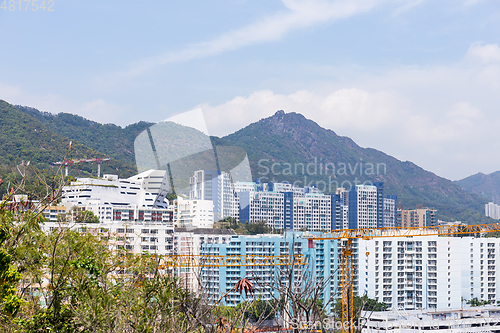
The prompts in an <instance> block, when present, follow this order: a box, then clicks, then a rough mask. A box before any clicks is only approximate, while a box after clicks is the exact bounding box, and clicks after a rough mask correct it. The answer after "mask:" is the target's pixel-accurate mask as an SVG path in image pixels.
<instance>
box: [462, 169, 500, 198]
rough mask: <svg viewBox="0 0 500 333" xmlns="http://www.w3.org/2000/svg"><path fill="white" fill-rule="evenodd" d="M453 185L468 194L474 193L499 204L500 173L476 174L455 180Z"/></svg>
mask: <svg viewBox="0 0 500 333" xmlns="http://www.w3.org/2000/svg"><path fill="white" fill-rule="evenodd" d="M455 184H457V185H459V186H461V187H462V188H463V189H465V190H466V191H467V192H469V193H475V194H477V195H480V196H482V197H485V198H487V199H488V200H490V201H493V202H495V203H497V204H500V171H495V172H492V173H490V174H484V173H482V172H478V173H476V174H474V175H471V176H469V177H465V178H464V179H460V180H456V181H455Z"/></svg>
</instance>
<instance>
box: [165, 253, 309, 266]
mask: <svg viewBox="0 0 500 333" xmlns="http://www.w3.org/2000/svg"><path fill="white" fill-rule="evenodd" d="M285 265H300V266H304V265H307V257H306V256H305V255H304V254H296V255H289V254H283V255H279V256H268V255H250V254H247V255H227V256H219V255H209V254H207V255H192V254H172V255H166V256H161V258H160V269H165V268H167V267H239V266H285Z"/></svg>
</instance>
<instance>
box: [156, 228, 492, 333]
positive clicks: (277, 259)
mask: <svg viewBox="0 0 500 333" xmlns="http://www.w3.org/2000/svg"><path fill="white" fill-rule="evenodd" d="M497 231H500V224H499V223H495V224H476V225H441V226H430V227H409V228H402V227H392V228H361V229H338V230H332V231H331V232H327V233H323V234H319V235H313V234H310V233H308V232H305V233H304V234H303V235H302V237H303V238H306V239H308V241H309V242H313V241H314V240H339V241H341V242H342V243H343V248H342V252H341V263H342V332H343V333H352V332H353V322H352V320H353V318H354V317H353V314H354V309H353V281H354V272H353V253H354V251H353V243H354V240H355V239H360V238H361V239H365V240H369V239H372V238H386V237H418V236H432V235H438V236H451V235H467V234H481V233H489V232H497ZM310 245H311V244H310ZM307 264H308V263H307V258H306V256H304V255H280V256H263V255H262V256H259V255H236V256H214V255H199V256H195V255H166V256H163V257H162V260H161V261H160V268H163V269H165V268H168V267H224V266H273V265H278V266H280V265H307Z"/></svg>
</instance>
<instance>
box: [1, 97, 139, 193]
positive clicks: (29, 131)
mask: <svg viewBox="0 0 500 333" xmlns="http://www.w3.org/2000/svg"><path fill="white" fill-rule="evenodd" d="M0 119H1V121H0V172H1V174H0V178H2V179H3V184H2V186H1V187H0V195H1V194H3V193H5V191H6V190H7V185H8V183H9V182H10V183H15V182H16V181H19V180H20V178H19V177H20V175H19V172H18V171H17V170H16V169H17V168H16V165H22V164H23V161H25V162H26V163H27V161H30V163H31V166H32V167H36V168H37V169H39V170H41V172H48V173H50V170H54V169H55V168H56V167H55V166H54V162H56V161H62V160H64V159H66V158H98V157H102V158H103V157H108V156H107V155H106V154H103V153H102V152H99V151H97V150H95V149H92V148H89V147H87V146H85V145H83V144H81V143H79V142H78V141H75V140H74V138H67V137H64V136H61V135H59V134H57V133H54V131H52V130H51V129H50V128H49V127H48V126H46V125H45V124H43V123H42V122H40V121H39V120H37V119H35V118H34V117H32V116H30V115H29V114H27V113H24V112H21V111H20V110H18V109H17V108H16V107H14V106H12V105H10V104H9V103H7V102H5V101H3V100H0ZM71 140H73V142H72V144H71V149H69V150H68V148H69V146H70V145H69V143H70V141H71ZM101 168H102V171H103V172H106V173H115V174H116V173H118V174H120V175H121V176H124V177H126V176H130V175H132V174H134V173H135V167H134V166H133V165H130V164H128V163H126V162H123V161H119V160H116V159H111V160H110V161H109V162H106V163H103V164H102V166H101ZM96 169H97V167H96V166H92V165H90V164H89V163H82V164H78V166H74V167H73V168H72V171H73V172H72V175H73V176H80V175H82V176H83V175H85V176H88V175H89V174H90V173H95V170H96Z"/></svg>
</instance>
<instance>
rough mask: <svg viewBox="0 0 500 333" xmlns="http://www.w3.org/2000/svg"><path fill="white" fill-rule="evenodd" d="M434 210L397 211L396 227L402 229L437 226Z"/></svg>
mask: <svg viewBox="0 0 500 333" xmlns="http://www.w3.org/2000/svg"><path fill="white" fill-rule="evenodd" d="M436 212H437V210H436V209H431V208H417V209H398V211H397V217H396V225H397V226H398V227H403V228H411V227H432V226H437V225H438V222H437V218H436Z"/></svg>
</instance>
